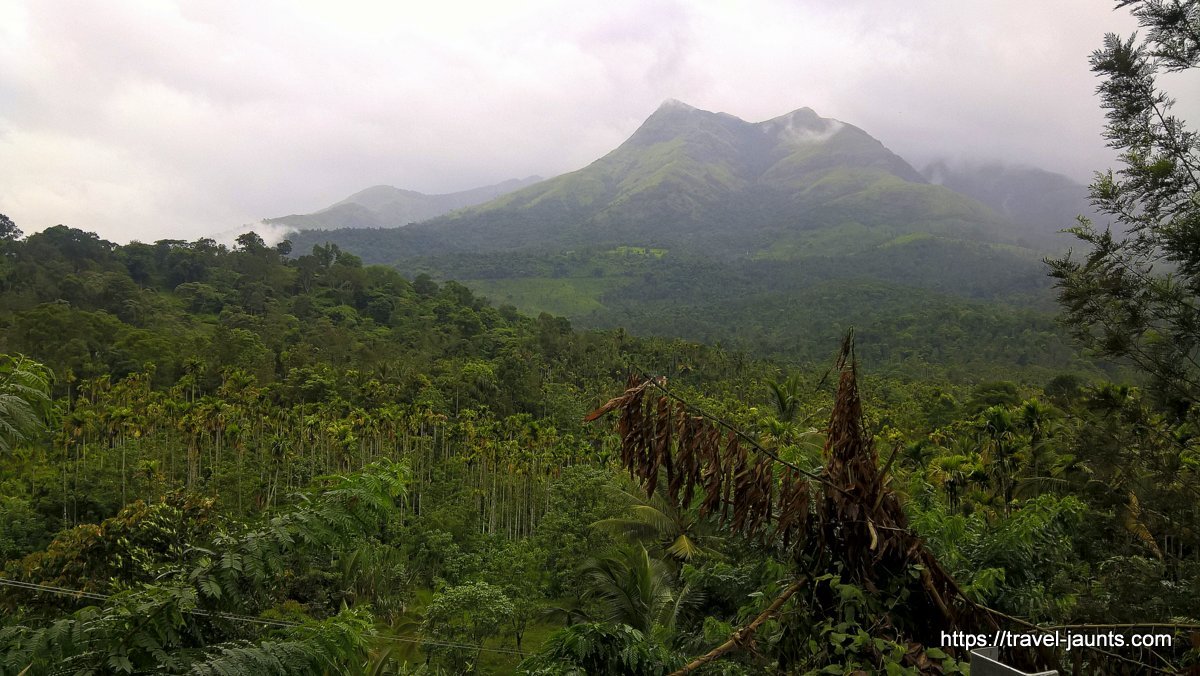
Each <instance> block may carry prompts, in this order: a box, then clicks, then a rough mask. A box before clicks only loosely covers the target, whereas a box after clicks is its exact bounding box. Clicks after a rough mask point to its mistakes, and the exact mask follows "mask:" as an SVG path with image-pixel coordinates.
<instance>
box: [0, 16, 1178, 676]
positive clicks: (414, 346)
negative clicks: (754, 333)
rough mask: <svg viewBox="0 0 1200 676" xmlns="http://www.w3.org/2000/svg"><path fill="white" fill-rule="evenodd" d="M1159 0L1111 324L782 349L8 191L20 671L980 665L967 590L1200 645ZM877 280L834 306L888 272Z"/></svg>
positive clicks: (1116, 52)
mask: <svg viewBox="0 0 1200 676" xmlns="http://www.w3.org/2000/svg"><path fill="white" fill-rule="evenodd" d="M1127 4H1128V3H1127ZM1132 4H1133V5H1134V11H1135V16H1137V17H1138V19H1139V21H1141V22H1142V24H1143V26H1144V27H1145V28H1146V29H1147V32H1146V36H1145V38H1144V40H1143V41H1142V42H1139V41H1137V40H1136V39H1132V38H1131V39H1121V38H1118V37H1116V36H1112V37H1110V38H1109V39H1108V40H1107V41H1106V43H1105V46H1104V47H1103V49H1101V50H1099V51H1098V52H1097V53H1096V54H1095V55H1094V56H1093V60H1092V63H1093V67H1094V68H1095V70H1096V71H1097V72H1098V73H1099V74H1100V75H1102V76H1103V78H1104V84H1103V85H1102V87H1101V94H1102V101H1103V104H1104V106H1105V108H1106V110H1107V111H1108V113H1109V118H1108V119H1109V125H1108V137H1109V139H1110V140H1111V142H1112V144H1113V145H1114V147H1116V148H1118V149H1120V150H1122V152H1123V153H1124V154H1123V156H1122V160H1123V168H1122V169H1120V170H1118V171H1116V172H1113V173H1111V174H1103V175H1101V176H1100V177H1098V179H1097V181H1096V183H1095V184H1094V185H1093V187H1092V192H1093V202H1094V205H1095V207H1096V208H1097V210H1098V211H1099V212H1100V213H1104V214H1108V215H1111V216H1112V217H1113V218H1114V219H1115V220H1116V221H1117V222H1118V224H1120V225H1121V226H1123V228H1122V229H1109V230H1101V229H1100V228H1099V227H1097V226H1094V225H1092V224H1090V223H1089V222H1086V221H1084V222H1081V223H1080V225H1079V227H1078V228H1077V230H1076V231H1075V234H1076V235H1077V237H1078V238H1079V242H1080V245H1081V246H1083V247H1084V248H1083V251H1082V252H1079V251H1077V252H1074V253H1071V254H1064V255H1062V256H1061V257H1058V258H1052V259H1051V260H1050V261H1048V264H1049V265H1048V269H1049V271H1050V272H1051V273H1052V275H1053V278H1054V281H1055V283H1056V284H1057V293H1058V295H1059V297H1058V302H1059V303H1060V305H1061V309H1062V319H1063V320H1064V325H1065V327H1066V328H1067V330H1068V331H1069V332H1070V333H1071V334H1073V336H1074V338H1075V339H1076V341H1077V343H1076V345H1077V346H1078V347H1079V348H1083V349H1084V350H1086V351H1085V352H1077V351H1073V350H1071V349H1068V348H1067V347H1066V346H1065V344H1059V343H1055V342H1053V341H1052V340H1051V338H1050V336H1052V335H1057V333H1056V332H1055V330H1054V329H1052V328H1050V327H1048V326H1043V325H1041V324H1038V323H1037V321H1036V318H1035V317H1033V316H1032V315H1029V316H1025V319H1024V320H1023V319H1022V318H1021V317H1022V315H1020V313H1015V314H1014V312H1010V310H1011V309H1012V308H1009V310H1004V311H1001V312H1000V313H999V314H991V315H989V314H987V313H986V312H983V311H977V310H978V308H976V309H975V310H971V309H968V308H966V306H962V307H958V309H957V310H955V309H954V308H949V309H947V308H946V307H942V308H940V309H938V308H935V309H934V311H933V312H934V313H935V314H934V315H926V317H929V316H933V317H935V318H936V317H941V319H940V320H938V321H933V322H924V321H922V323H921V325H920V329H921V333H919V334H910V335H908V336H907V337H905V336H904V335H903V334H904V326H908V328H909V329H911V330H914V331H915V328H914V327H915V326H916V324H915V323H914V322H917V321H918V320H919V318H917V319H914V318H913V317H911V316H910V317H908V318H907V319H906V320H905V321H907V322H909V323H908V324H906V325H905V324H902V323H901V324H896V323H893V324H888V323H887V322H883V323H879V324H876V325H874V326H870V327H868V329H867V330H865V331H859V332H858V333H857V334H855V333H851V332H847V333H842V332H841V331H840V330H839V331H836V332H834V331H832V329H830V328H829V327H821V328H820V329H819V331H817V332H816V333H820V334H822V335H824V334H829V335H827V336H826V337H827V338H829V340H828V344H825V343H822V344H819V345H816V344H814V345H810V346H809V347H808V348H807V350H808V352H806V353H804V354H792V355H790V356H787V357H785V358H780V356H779V353H778V351H777V350H776V349H775V348H776V347H778V345H779V343H776V344H774V346H772V344H770V341H767V342H765V343H763V344H762V345H759V346H758V347H759V348H762V349H760V350H743V349H734V348H730V347H729V346H728V345H725V346H722V345H721V344H720V343H718V342H716V341H712V342H711V343H702V342H690V341H688V340H684V339H682V338H670V337H653V336H650V335H642V334H641V333H639V332H637V331H627V330H626V329H622V328H615V329H606V330H588V331H583V330H579V329H578V328H576V327H574V326H572V323H571V322H570V321H568V320H567V319H564V318H563V317H560V316H555V315H552V314H549V313H541V314H539V315H538V316H536V317H532V316H528V315H526V314H522V312H520V311H519V310H518V309H517V308H515V307H514V306H512V305H499V306H497V305H494V304H492V303H491V302H489V301H488V300H486V299H485V298H484V297H482V296H480V295H478V294H477V293H475V292H474V291H472V290H471V288H469V286H467V285H464V284H461V283H458V282H454V281H437V280H435V279H434V278H433V277H431V276H430V275H429V274H427V273H426V272H424V271H422V270H421V268H420V267H419V266H416V267H413V268H409V269H397V268H394V267H385V266H382V265H364V264H363V261H362V259H361V258H360V257H358V256H356V255H354V254H351V253H348V252H347V251H345V250H343V249H342V248H340V247H339V246H337V245H332V244H325V243H319V244H312V243H309V245H307V246H305V247H303V248H297V247H294V244H293V242H291V241H283V242H281V243H280V244H278V245H273V246H272V245H268V244H267V243H266V242H265V241H264V240H263V239H262V238H261V237H259V236H258V235H256V234H254V233H247V234H244V235H242V236H241V237H239V238H238V239H237V242H236V245H234V246H224V245H221V244H218V243H216V242H215V241H213V240H208V239H201V240H197V241H182V240H163V241H158V242H154V243H141V242H131V243H129V244H124V245H118V244H114V243H111V242H107V241H104V240H102V239H100V238H99V237H98V236H96V235H95V234H92V233H90V232H86V231H84V230H79V229H74V228H70V227H65V226H61V225H60V226H55V227H51V228H48V229H45V230H43V231H41V232H37V233H34V234H31V235H28V236H26V235H24V234H23V233H22V232H21V230H20V229H19V228H18V227H17V224H15V223H13V222H12V221H11V220H10V219H8V218H7V217H0V674H5V675H7V674H14V675H15V674H58V673H64V674H66V673H70V674H101V673H118V674H139V673H188V674H266V673H274V674H327V673H351V674H443V673H445V674H459V673H527V674H585V673H586V674H647V675H649V674H655V675H659V674H670V673H697V674H767V673H803V674H817V673H824V674H861V673H886V674H954V673H967V672H968V670H969V668H970V664H969V662H970V656H969V654H968V652H967V651H966V650H965V649H963V648H962V647H961V646H952V645H949V644H948V643H947V641H946V640H945V639H944V638H943V637H944V635H945V632H953V631H966V632H971V633H975V632H991V631H994V630H995V631H1001V630H1007V631H1013V632H1026V633H1029V632H1032V635H1042V634H1044V633H1045V632H1048V631H1054V630H1058V631H1073V632H1077V633H1081V634H1083V633H1090V634H1095V633H1098V632H1109V633H1111V634H1116V635H1120V636H1129V635H1130V634H1132V633H1134V632H1147V631H1149V632H1153V633H1154V634H1156V635H1158V636H1161V637H1165V640H1164V641H1162V642H1160V643H1159V644H1158V645H1156V646H1154V647H1134V646H1131V645H1126V646H1125V647H1122V648H1115V647H1112V646H1111V645H1108V646H1095V645H1092V646H1088V647H1082V646H1080V647H1076V648H1074V649H1071V650H1067V649H1065V648H1064V647H1062V646H1059V647H1041V648H1032V647H1031V648H1021V647H1014V648H1011V649H1006V650H1004V651H1002V653H1001V657H1002V658H1003V659H1004V660H1005V661H1007V662H1009V663H1011V664H1015V665H1018V666H1020V667H1022V668H1026V669H1031V670H1032V669H1038V668H1053V669H1058V670H1060V671H1061V672H1069V673H1079V674H1083V673H1118V674H1140V673H1185V672H1186V670H1188V669H1195V668H1196V667H1197V665H1198V664H1200V530H1198V527H1197V524H1200V408H1197V406H1196V405H1195V401H1196V381H1197V379H1198V378H1200V376H1197V371H1200V368H1198V367H1197V366H1196V361H1195V360H1196V359H1197V355H1196V354H1195V352H1196V346H1197V340H1200V331H1197V328H1196V326H1197V325H1196V317H1195V306H1196V295H1197V287H1196V284H1195V278H1196V276H1197V270H1200V263H1198V262H1197V253H1196V252H1197V251H1200V247H1196V246H1194V244H1195V242H1196V241H1197V236H1196V232H1197V228H1198V227H1200V221H1197V214H1198V213H1200V211H1198V210H1197V202H1196V196H1197V194H1198V187H1200V186H1198V184H1197V183H1196V176H1197V175H1198V174H1197V167H1200V161H1197V137H1196V136H1195V135H1194V133H1193V132H1190V131H1188V130H1187V129H1186V126H1185V125H1184V123H1183V122H1182V121H1181V120H1178V119H1177V118H1174V117H1172V116H1171V115H1170V112H1169V111H1170V101H1169V99H1167V98H1166V97H1165V96H1164V95H1162V94H1160V93H1158V90H1157V89H1156V88H1155V75H1156V74H1158V73H1160V72H1173V71H1181V70H1186V69H1192V68H1194V67H1195V66H1196V64H1197V61H1198V60H1200V39H1198V38H1197V35H1200V32H1198V31H1197V30H1196V27H1197V26H1198V25H1200V5H1198V4H1197V3H1194V2H1192V3H1176V2H1165V1H1164V2H1141V3H1132ZM809 112H811V111H809ZM731 124H732V123H731ZM902 169H903V168H902V167H901V168H900V169H899V170H902ZM924 239H925V238H916V239H913V240H910V241H906V242H905V243H904V244H906V245H910V244H911V245H918V246H931V247H938V246H943V245H945V242H941V243H938V242H925V243H924V244H921V242H922V241H924ZM961 246H966V244H964V243H963V242H962V241H959V242H957V243H954V244H953V247H961ZM953 247H952V248H953ZM956 250H957V249H956ZM977 253H978V252H977ZM572 255H574V254H572V253H569V252H568V253H564V254H561V256H562V259H561V260H570V256H572ZM589 255H590V254H589ZM616 255H619V256H620V257H621V259H622V261H623V262H622V263H620V264H621V265H626V264H628V265H635V266H643V265H647V266H652V265H653V261H654V260H657V259H658V258H659V252H657V251H656V250H655V249H654V247H641V248H637V247H632V248H627V249H624V250H620V251H617V252H616ZM663 255H664V256H665V255H667V254H665V253H664V254H663ZM626 258H627V259H628V260H626ZM983 258H986V256H984V257H983ZM462 260H463V261H466V262H467V263H469V264H471V265H478V266H479V269H480V270H485V269H489V268H488V266H494V265H495V264H496V261H494V260H488V259H487V257H486V256H483V257H478V258H472V257H465V258H463V259H462ZM516 260H520V261H524V264H528V265H530V266H533V267H537V266H543V265H547V264H550V265H553V264H556V263H557V262H559V261H560V259H557V258H555V257H553V256H550V257H546V258H538V257H537V256H526V257H524V258H520V257H518V259H516ZM872 260H874V259H872ZM971 260H975V259H971ZM692 263H693V264H694V265H696V266H697V269H696V270H694V271H693V272H692V273H689V274H691V275H693V276H694V277H702V276H703V275H702V274H701V272H700V271H701V270H702V268H703V264H702V263H701V262H698V261H692ZM886 263H887V260H886V256H884V257H882V258H879V259H878V260H874V262H871V261H866V262H864V263H863V264H864V265H868V264H869V265H871V266H885V265H886ZM464 264H466V263H464ZM597 264H599V263H597ZM814 267H815V269H817V270H820V269H821V268H820V266H819V265H817V266H814ZM900 268H901V272H902V273H903V274H910V273H911V272H912V270H911V268H910V267H909V266H907V264H905V265H901V266H900ZM680 269H681V268H675V269H674V271H673V272H671V273H670V274H669V275H664V276H661V277H660V276H656V275H658V274H659V273H660V272H662V270H656V269H650V268H647V269H645V270H642V269H641V268H639V274H644V275H646V276H644V277H643V278H642V281H641V282H640V284H641V286H637V288H638V289H641V291H634V290H631V289H632V288H633V287H631V288H630V289H626V291H625V293H639V294H643V295H648V294H651V293H652V292H653V291H654V289H655V288H657V286H656V285H657V283H658V281H662V280H664V279H666V280H668V281H669V280H676V281H677V282H678V283H680V284H682V283H683V281H684V280H685V279H686V278H687V275H683V274H682V273H680V272H679V271H680ZM602 272H603V271H602ZM725 272H728V271H725ZM877 272H878V270H877ZM959 272H962V271H959ZM951 273H952V274H958V273H957V272H954V271H951ZM676 274H679V275H680V276H679V277H677V278H676V277H674V276H672V275H676ZM722 274H725V273H724V272H722V273H721V274H716V275H714V277H715V279H716V281H715V282H713V284H714V285H719V284H721V283H724V281H728V279H730V278H726V277H722V276H721V275H722ZM805 274H808V273H807V272H806V273H805ZM881 274H882V273H881ZM599 276H600V277H603V276H604V275H603V274H601V275H599ZM481 278H482V277H481ZM843 282H844V284H843ZM860 282H861V280H859V281H858V282H854V283H851V282H849V281H845V280H841V281H839V280H837V279H833V280H830V281H829V283H828V285H827V286H824V287H822V288H823V289H825V292H826V293H827V296H826V301H829V302H831V305H829V307H832V308H836V307H839V306H843V305H844V306H845V307H851V303H850V302H849V301H848V300H847V301H842V300H841V299H842V298H847V299H850V298H861V294H862V293H863V292H864V289H865V290H866V291H870V292H872V293H878V297H879V298H881V299H882V300H881V303H884V304H886V302H890V300H889V298H890V297H889V296H887V295H886V289H883V288H881V287H876V286H872V285H870V284H867V285H865V286H864V285H862V284H861V283H860ZM793 291H795V289H791V288H790V287H787V286H786V284H784V285H782V286H781V287H780V289H779V292H780V293H782V294H785V295H786V294H787V293H790V292H793ZM839 292H845V293H846V294H847V295H846V296H839V295H838V293H839ZM902 292H903V290H902V289H901V290H899V291H897V290H896V289H895V288H892V293H902ZM830 299H832V300H830ZM664 302H667V303H669V302H670V300H669V299H668V300H667V301H664ZM860 307H861V306H860ZM951 310H954V311H953V312H951ZM754 312H755V310H754V306H753V305H751V306H749V307H748V309H747V310H746V315H745V316H743V315H737V314H733V315H730V316H728V317H726V321H728V322H733V323H736V322H739V321H742V320H743V319H744V318H745V317H750V316H752V315H753V314H754ZM848 312H850V310H848ZM947 312H948V313H949V314H944V315H943V314H937V313H947ZM687 319H688V317H687V314H686V313H680V314H679V315H677V316H676V317H675V320H677V321H684V320H687ZM807 319H808V320H810V321H812V322H814V323H818V324H819V323H820V322H823V321H824V318H822V317H820V316H810V317H808V318H807ZM893 320H894V321H897V322H898V321H899V320H898V319H896V318H895V317H893V318H892V319H890V320H888V321H893ZM1025 320H1028V321H1025ZM773 321H774V320H770V321H768V320H765V319H761V318H760V319H759V322H760V323H758V324H752V325H751V326H752V329H753V330H765V328H764V327H770V326H772V325H773ZM1006 322H1010V323H1007V324H1006ZM889 326H890V327H891V328H885V327H889ZM997 326H1007V327H1008V329H1005V330H1004V331H1002V332H1000V333H997V332H996V327H997ZM1010 329H1011V330H1010ZM647 333H649V332H647ZM816 333H814V334H811V335H816ZM893 333H895V334H897V335H898V336H899V337H898V338H897V341H898V342H894V343H890V344H889V343H888V341H887V339H888V338H889V336H892V334H893ZM1014 335H1016V336H1020V339H1021V340H1026V341H1030V342H1028V343H1027V344H1026V346H1025V348H1024V349H1027V350H1030V353H1029V354H1030V355H1032V358H1031V359H1030V360H1026V362H1024V363H1021V362H1019V361H1013V359H1012V358H1013V357H1014V353H1013V352H1012V351H1011V349H1010V348H1003V347H999V346H997V347H996V348H995V351H993V352H980V351H978V350H975V351H974V352H972V350H973V348H972V346H980V345H988V344H995V343H997V342H998V341H999V340H1000V337H1004V338H1005V339H1011V338H1012V336H1014ZM906 341H907V342H906ZM923 341H928V342H923ZM906 345H908V346H909V347H905V346H906ZM911 345H924V346H925V347H924V348H922V349H925V350H932V351H935V352H936V353H937V355H938V357H937V359H938V360H940V361H938V364H940V366H939V368H930V365H931V364H932V363H933V362H934V360H930V359H927V358H924V357H923V356H921V355H914V354H911V353H909V352H906V350H910V349H911ZM1055 345H1057V346H1058V347H1055ZM897 346H899V347H897ZM740 347H741V346H739V348H740ZM1060 348H1061V349H1062V350H1063V351H1064V352H1063V354H1062V355H1057V356H1056V354H1055V353H1053V351H1054V350H1058V349H1060ZM968 353H970V356H969V357H968V356H966V355H968ZM1048 353H1051V356H1050V357H1049V358H1045V359H1042V358H1040V357H1038V355H1041V356H1042V357H1045V356H1046V354H1048ZM1097 356H1103V357H1106V358H1110V359H1113V360H1114V361H1117V362H1119V363H1120V364H1122V365H1123V370H1116V369H1112V368H1109V367H1107V366H1106V367H1104V368H1101V367H1099V366H1097V365H1096V364H1095V363H1094V362H1093V361H1091V360H1092V359H1094V358H1095V357H1097ZM1060 357H1061V358H1060ZM872 360H878V362H879V363H877V364H875V365H872V363H871V362H872ZM880 363H886V364H887V367H886V368H880V367H879V364H880ZM956 364H957V367H955V365H956Z"/></svg>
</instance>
